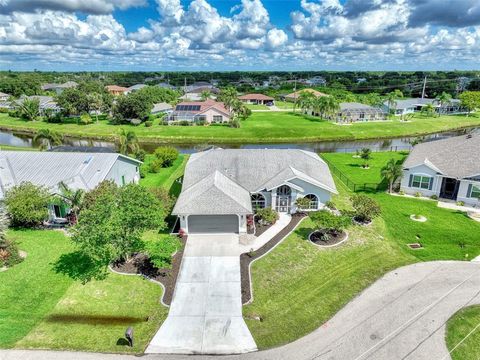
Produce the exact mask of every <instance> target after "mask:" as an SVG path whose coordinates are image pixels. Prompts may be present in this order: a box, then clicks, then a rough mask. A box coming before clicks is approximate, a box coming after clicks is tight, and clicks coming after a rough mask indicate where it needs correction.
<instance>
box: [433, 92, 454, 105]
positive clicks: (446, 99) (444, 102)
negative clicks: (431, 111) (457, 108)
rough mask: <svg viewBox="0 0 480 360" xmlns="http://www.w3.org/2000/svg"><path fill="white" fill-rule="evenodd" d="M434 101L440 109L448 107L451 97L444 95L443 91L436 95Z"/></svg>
mask: <svg viewBox="0 0 480 360" xmlns="http://www.w3.org/2000/svg"><path fill="white" fill-rule="evenodd" d="M435 100H436V101H437V102H438V104H439V105H440V107H443V106H445V105H448V104H450V102H451V101H452V95H450V94H448V93H446V92H445V91H443V92H442V93H441V94H440V95H438V96H437V97H436V98H435Z"/></svg>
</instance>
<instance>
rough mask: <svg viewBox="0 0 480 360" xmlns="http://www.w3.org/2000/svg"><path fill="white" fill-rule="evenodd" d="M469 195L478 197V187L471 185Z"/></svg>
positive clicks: (479, 188)
mask: <svg viewBox="0 0 480 360" xmlns="http://www.w3.org/2000/svg"><path fill="white" fill-rule="evenodd" d="M470 197H471V198H477V199H480V187H478V186H473V185H472V191H471V192H470Z"/></svg>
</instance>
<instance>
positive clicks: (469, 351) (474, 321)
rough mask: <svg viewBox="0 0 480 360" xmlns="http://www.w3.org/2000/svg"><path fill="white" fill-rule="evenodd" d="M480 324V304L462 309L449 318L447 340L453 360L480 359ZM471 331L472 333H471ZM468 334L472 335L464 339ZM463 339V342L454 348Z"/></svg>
mask: <svg viewBox="0 0 480 360" xmlns="http://www.w3.org/2000/svg"><path fill="white" fill-rule="evenodd" d="M479 325H480V305H475V306H470V307H467V308H465V309H462V310H460V311H458V312H457V313H456V314H455V315H454V316H452V317H451V318H450V320H448V323H447V332H446V342H447V347H448V350H449V351H452V353H451V356H452V360H478V359H480V327H478V326H479ZM475 328H476V330H475ZM472 331H473V332H472ZM470 332H472V333H471V334H470ZM468 334H470V336H469V337H468V338H467V339H465V341H463V340H464V338H465V337H466V336H467V335H468ZM461 341H463V342H462V343H461V344H460V345H458V347H456V348H455V350H453V349H454V347H455V346H457V344H459V343H460V342H461Z"/></svg>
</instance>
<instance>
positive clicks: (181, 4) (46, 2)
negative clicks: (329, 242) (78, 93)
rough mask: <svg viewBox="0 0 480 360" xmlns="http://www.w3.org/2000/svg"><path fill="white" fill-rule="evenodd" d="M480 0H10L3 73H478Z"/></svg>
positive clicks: (0, 28)
mask: <svg viewBox="0 0 480 360" xmlns="http://www.w3.org/2000/svg"><path fill="white" fill-rule="evenodd" d="M479 56H480V1H478V0H224V1H219V0H211V1H208V0H188V1H187V0H82V1H78V0H3V1H1V2H0V69H2V70H6V69H12V70H32V69H40V70H58V71H62V70H131V71H136V70H157V71H158V70H170V71H171V70H182V71H183V70H192V71H193V70H435V69H438V70H449V69H450V70H454V69H478V60H477V59H478V58H479Z"/></svg>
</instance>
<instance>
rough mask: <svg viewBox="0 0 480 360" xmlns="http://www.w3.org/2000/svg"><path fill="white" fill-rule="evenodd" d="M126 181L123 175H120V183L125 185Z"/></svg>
mask: <svg viewBox="0 0 480 360" xmlns="http://www.w3.org/2000/svg"><path fill="white" fill-rule="evenodd" d="M126 183H127V182H126V181H125V175H122V185H125V184H126Z"/></svg>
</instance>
